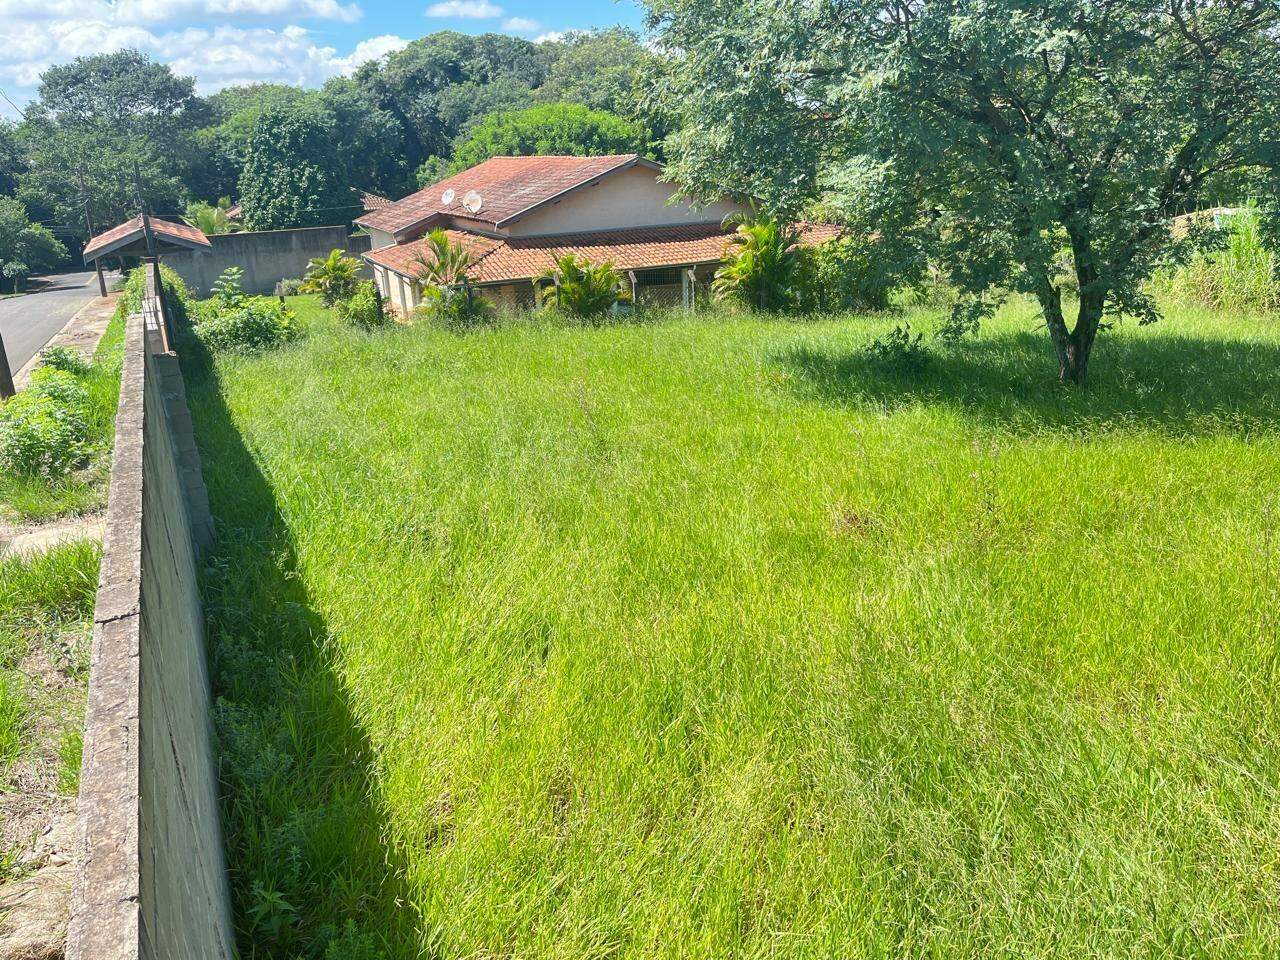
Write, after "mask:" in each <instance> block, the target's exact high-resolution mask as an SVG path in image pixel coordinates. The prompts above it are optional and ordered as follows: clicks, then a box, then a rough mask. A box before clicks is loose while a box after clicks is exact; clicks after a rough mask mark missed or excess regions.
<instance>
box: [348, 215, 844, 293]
mask: <svg viewBox="0 0 1280 960" xmlns="http://www.w3.org/2000/svg"><path fill="white" fill-rule="evenodd" d="M841 229H842V228H841V227H838V226H836V225H834V224H829V223H805V224H801V226H800V234H801V241H800V242H801V243H802V244H804V245H805V246H814V245H816V244H819V243H822V242H823V241H825V240H830V239H832V238H833V237H836V236H839V234H840V232H841ZM445 232H446V233H447V234H448V235H449V237H450V238H451V239H453V240H455V241H457V242H459V243H463V244H465V245H466V246H467V247H468V249H469V250H470V251H471V255H472V256H473V257H474V258H475V259H476V262H475V263H474V265H473V266H472V268H471V271H470V273H471V277H472V279H473V280H474V281H475V282H476V283H481V284H485V283H502V282H509V281H514V280H529V279H531V278H533V277H536V276H538V275H539V274H541V273H543V272H545V271H546V270H549V269H551V268H552V267H553V266H554V265H555V261H556V259H557V258H558V257H561V256H564V255H565V254H574V255H576V256H579V257H583V258H585V259H587V260H590V261H591V262H592V263H604V262H606V261H608V262H610V263H612V264H613V265H614V266H615V267H617V268H618V269H619V270H651V269H654V268H660V267H679V266H685V265H691V264H698V263H718V262H719V261H720V260H722V259H723V258H724V250H725V247H726V246H727V245H728V242H729V234H728V233H727V232H726V231H725V230H724V229H722V228H721V227H720V225H719V224H715V223H707V224H682V225H679V226H671V227H639V228H635V229H629V230H605V231H599V232H594V233H576V234H565V235H563V236H556V237H511V238H508V239H493V238H490V237H482V236H479V235H477V234H473V233H467V232H466V231H463V230H446V231H445ZM425 246H426V240H425V239H423V240H415V241H413V242H412V243H402V244H398V245H396V246H391V247H381V248H379V249H377V250H373V251H370V252H369V253H366V254H365V259H366V260H369V261H370V262H371V263H376V264H378V265H380V266H383V267H387V268H389V269H391V270H393V271H395V272H396V273H399V274H402V275H404V276H406V277H412V276H414V275H415V274H416V273H417V272H418V271H417V260H418V258H419V256H421V255H423V252H424V250H425Z"/></svg>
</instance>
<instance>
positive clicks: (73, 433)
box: [0, 371, 89, 478]
mask: <svg viewBox="0 0 1280 960" xmlns="http://www.w3.org/2000/svg"><path fill="white" fill-rule="evenodd" d="M37 372H39V371H37ZM50 372H51V373H59V371H50ZM61 376H64V377H65V376H67V374H61ZM32 379H33V381H34V379H35V378H34V377H33V378H32ZM72 382H73V383H74V380H72ZM48 386H49V388H50V389H45V390H41V389H37V388H36V385H35V383H34V382H33V384H32V386H31V388H30V389H28V390H25V391H23V392H22V393H20V394H18V395H17V396H16V397H14V398H12V399H11V400H9V401H8V402H7V403H5V405H4V406H3V407H0V471H4V472H6V473H14V474H18V475H21V476H40V477H46V478H52V477H59V476H65V475H66V474H68V473H70V472H71V471H72V470H74V469H75V468H76V467H78V466H79V465H80V464H81V463H83V462H84V460H85V458H86V457H87V455H88V436H89V428H88V422H87V420H86V418H85V411H84V407H83V406H82V405H78V404H71V405H63V404H61V403H59V401H58V399H57V392H58V390H57V388H56V387H54V386H53V385H52V384H49V385H48ZM78 399H83V400H84V401H86V402H87V394H84V393H83V388H82V389H81V398H78Z"/></svg>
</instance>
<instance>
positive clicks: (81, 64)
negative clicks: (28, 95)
mask: <svg viewBox="0 0 1280 960" xmlns="http://www.w3.org/2000/svg"><path fill="white" fill-rule="evenodd" d="M207 115H208V114H207V110H206V108H205V105H204V103H203V102H202V101H201V100H200V99H199V98H198V97H197V96H196V94H195V83H194V81H193V80H192V78H190V77H179V76H176V75H175V74H174V73H173V71H172V69H171V68H170V67H169V66H168V65H167V64H161V63H158V62H156V61H155V60H152V59H151V58H149V57H147V56H145V55H143V54H141V53H138V52H137V51H136V50H122V51H119V52H117V53H109V54H97V55H93V56H87V57H78V58H77V59H75V60H74V61H72V62H71V63H68V64H62V65H59V66H54V67H50V68H49V69H48V70H46V71H45V72H44V74H43V75H42V76H41V78H40V87H39V95H38V97H37V98H36V100H35V101H34V102H33V103H32V104H31V106H30V107H29V108H28V109H27V111H26V115H25V119H24V122H23V124H22V128H21V129H22V133H21V136H22V141H23V144H24V146H25V149H26V152H27V155H28V161H29V165H28V168H27V170H26V172H24V173H23V174H22V176H21V177H20V187H19V195H20V197H21V198H22V199H23V201H24V202H25V203H26V204H27V206H28V209H30V210H32V211H33V212H38V214H39V217H40V218H41V219H43V218H46V217H49V218H53V219H54V220H56V222H58V223H61V224H66V225H67V228H68V229H69V230H70V231H71V232H72V233H73V235H75V236H77V237H79V238H81V239H84V238H86V237H87V236H88V231H87V229H86V227H85V212H86V211H85V206H84V203H85V198H86V196H87V197H88V198H89V199H90V201H91V202H90V205H89V210H88V212H89V213H90V215H91V216H92V217H93V219H94V221H95V226H96V227H97V229H99V230H102V229H104V228H105V227H107V226H111V225H114V224H116V223H120V222H121V221H123V220H125V219H127V218H128V217H131V216H133V215H135V214H136V213H137V192H136V189H135V184H134V172H135V165H136V169H137V172H138V176H139V179H140V181H141V186H142V193H143V196H144V198H145V199H146V200H147V202H148V203H149V204H150V205H151V207H152V208H153V209H156V210H174V209H179V208H180V207H181V200H182V196H183V192H184V191H183V182H182V181H183V177H184V175H185V174H186V172H187V170H188V168H189V161H190V159H191V156H192V152H193V141H192V134H193V133H194V131H195V130H196V129H198V128H199V127H200V126H203V125H204V123H205V121H206V119H207Z"/></svg>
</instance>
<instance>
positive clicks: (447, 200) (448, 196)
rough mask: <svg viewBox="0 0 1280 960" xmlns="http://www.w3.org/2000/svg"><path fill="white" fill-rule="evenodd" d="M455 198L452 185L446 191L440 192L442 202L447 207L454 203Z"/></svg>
mask: <svg viewBox="0 0 1280 960" xmlns="http://www.w3.org/2000/svg"><path fill="white" fill-rule="evenodd" d="M453 198H454V192H453V188H452V187H451V188H449V189H448V190H446V191H445V192H444V193H442V194H440V202H441V203H443V204H444V205H445V206H446V207H447V206H448V205H449V204H451V203H453Z"/></svg>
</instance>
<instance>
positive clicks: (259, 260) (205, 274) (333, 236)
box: [164, 227, 370, 297]
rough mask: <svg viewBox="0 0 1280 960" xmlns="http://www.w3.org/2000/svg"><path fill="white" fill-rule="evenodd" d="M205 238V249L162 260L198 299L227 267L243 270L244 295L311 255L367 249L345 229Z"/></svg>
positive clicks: (284, 276)
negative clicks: (210, 247) (209, 245)
mask: <svg viewBox="0 0 1280 960" xmlns="http://www.w3.org/2000/svg"><path fill="white" fill-rule="evenodd" d="M209 242H210V243H212V244H213V250H212V251H210V252H207V253H195V252H191V253H175V254H172V255H168V256H166V257H165V258H164V262H165V265H166V266H169V267H172V268H173V269H174V270H176V271H178V275H179V276H181V277H182V279H183V280H185V281H186V284H187V286H188V287H190V288H191V289H192V291H194V292H195V293H196V295H197V296H201V297H207V296H208V295H209V291H210V290H211V289H212V287H213V282H214V281H215V280H217V279H218V277H219V276H220V275H221V274H222V271H223V270H225V269H227V267H243V268H244V289H245V292H246V293H266V294H269V293H271V292H272V291H274V290H275V286H276V283H277V282H278V281H280V280H288V279H290V278H292V277H300V276H302V275H303V274H304V273H306V272H307V262H308V261H309V260H311V259H312V258H313V257H327V256H328V255H329V251H331V250H335V249H336V250H343V251H346V252H347V253H349V254H351V255H352V256H354V257H358V256H360V254H362V253H366V252H368V250H369V249H370V242H369V238H368V237H367V236H364V235H357V236H349V235H348V233H347V228H346V227H305V228H302V229H298V230H265V231H259V232H252V233H224V234H220V235H218V236H214V237H210V238H209Z"/></svg>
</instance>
